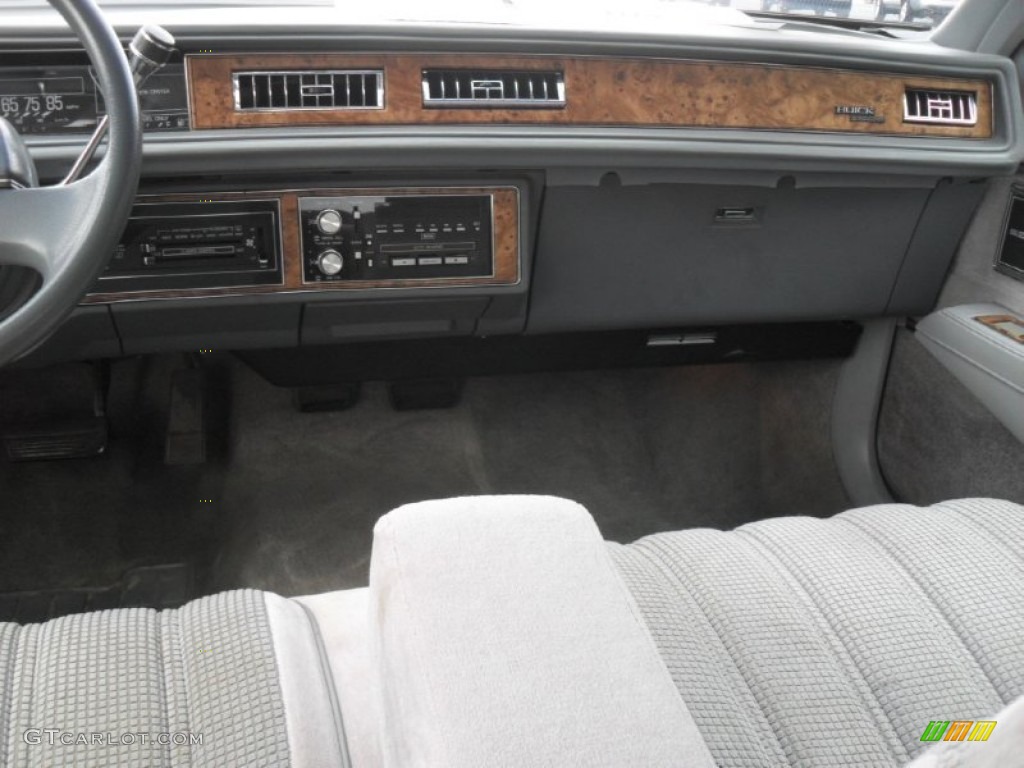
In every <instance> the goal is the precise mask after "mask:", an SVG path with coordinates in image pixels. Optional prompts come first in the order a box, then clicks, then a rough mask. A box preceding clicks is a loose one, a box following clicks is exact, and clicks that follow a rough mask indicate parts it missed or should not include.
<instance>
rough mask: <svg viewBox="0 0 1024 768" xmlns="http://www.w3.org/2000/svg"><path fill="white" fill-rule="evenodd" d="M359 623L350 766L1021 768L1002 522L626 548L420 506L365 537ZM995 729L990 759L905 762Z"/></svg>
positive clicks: (570, 519) (511, 510)
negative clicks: (362, 681)
mask: <svg viewBox="0 0 1024 768" xmlns="http://www.w3.org/2000/svg"><path fill="white" fill-rule="evenodd" d="M358 613H359V611H358V610H357V611H353V614H352V615H353V619H352V620H351V621H348V622H347V623H348V625H349V626H357V625H358V619H357V618H355V617H356V616H357V614H358ZM365 613H366V614H368V616H369V619H368V620H364V626H365V627H366V630H365V632H366V635H367V638H366V646H367V648H368V649H369V650H368V652H367V653H365V654H364V655H363V658H365V659H368V660H370V661H369V662H368V663H369V666H370V670H369V673H368V677H370V678H371V679H374V680H375V681H376V682H377V686H378V687H379V690H380V696H381V701H380V703H379V705H378V706H377V709H379V711H380V712H381V713H382V714H380V715H376V714H375V715H374V718H375V720H376V722H365V721H362V722H361V719H362V718H364V717H365V716H366V715H365V714H364V713H366V712H370V711H373V709H374V708H373V707H368V706H365V702H364V701H363V700H361V699H359V698H354V699H352V700H351V701H352V702H354V703H350V700H349V699H348V693H347V691H346V690H344V689H347V688H351V686H340V687H339V692H340V695H341V698H342V701H341V706H342V711H343V714H344V718H345V722H346V729H347V730H348V732H349V733H354V734H362V735H366V734H370V735H371V737H370V738H361V739H359V740H350V748H351V749H352V754H353V757H354V758H356V756H357V755H358V756H359V757H358V759H356V764H357V766H362V765H368V766H369V765H387V766H403V767H404V766H423V768H430V767H431V766H435V765H437V766H440V765H443V766H445V768H478V767H479V766H483V765H486V766H488V767H489V768H496V767H497V766H502V767H505V766H507V767H508V768H512V767H513V766H516V767H517V768H518V766H525V765H529V766H576V765H579V766H584V765H585V766H587V767H588V768H593V767H594V766H601V767H604V768H614V767H617V766H626V765H643V766H645V767H647V768H654V767H655V766H657V767H662V766H663V767H664V768H677V767H679V766H694V767H697V766H699V767H700V768H711V766H727V767H728V768H742V767H743V766H751V767H753V766H757V767H758V768H762V767H768V766H807V767H812V766H871V767H872V768H876V767H880V766H893V767H895V766H906V765H908V764H910V763H911V761H914V760H915V759H916V758H919V757H920V758H921V759H923V760H924V761H925V763H922V764H921V765H928V766H938V765H942V766H954V765H956V766H970V767H971V768H974V767H975V766H979V767H980V766H986V768H996V766H999V768H1008V767H1009V766H1011V765H1024V698H1021V697H1022V694H1024V507H1021V506H1019V505H1017V504H1012V503H1009V502H1002V501H995V500H989V499H975V500H966V501H955V502H948V503H943V504H936V505H935V506H932V507H928V508H919V507H913V506H908V505H901V504H886V505H882V506H876V507H870V508H864V509H858V510H853V511H850V512H845V513H842V514H840V515H837V516H835V517H833V518H830V519H816V518H805V517H790V518H778V519H771V520H764V521H760V522H756V523H752V524H748V525H745V526H743V527H741V528H738V529H737V530H735V531H732V532H722V531H714V530H689V531H682V532H678V533H662V534H655V535H653V536H649V537H647V538H645V539H641V540H640V541H638V542H636V543H634V544H631V545H620V544H609V543H605V542H603V541H602V540H601V537H600V535H599V533H598V531H597V528H596V526H595V525H594V523H593V520H592V519H591V517H590V515H589V514H588V513H587V512H586V510H584V509H583V508H582V507H580V506H579V505H577V504H573V503H572V502H568V501H565V500H561V499H554V498H549V497H548V498H546V497H522V496H520V497H489V498H488V497H477V498H464V499H450V500H447V501H436V502H425V503H421V504H415V505H410V506H407V507H403V508H401V509H398V510H396V511H395V512H392V513H390V514H389V515H387V516H385V517H384V518H382V520H381V521H380V522H379V523H378V525H377V528H376V530H375V540H374V552H373V558H372V562H371V569H370V588H369V590H368V592H367V594H366V595H365ZM329 645H330V644H329ZM352 645H353V643H352V638H351V637H349V638H347V639H346V640H345V641H344V642H340V643H339V644H338V647H339V648H341V649H344V648H345V647H348V648H349V649H351V647H352ZM348 652H349V655H350V657H351V658H358V657H359V654H358V653H352V652H351V650H349V651H348ZM374 665H376V666H374ZM658 670H660V672H659V671H658ZM662 679H664V681H665V685H664V686H663V685H662V684H661V680H662ZM1013 702H1016V703H1013ZM1000 713H1001V714H1000ZM992 719H997V720H999V724H998V725H997V727H996V729H995V731H994V732H993V735H992V738H991V740H990V741H989V742H986V743H970V742H967V743H950V744H943V745H941V749H940V753H935V752H934V751H932V752H929V751H927V750H928V747H930V746H931V745H930V744H929V743H928V742H925V741H922V740H921V737H922V735H923V734H924V732H925V730H926V729H927V728H928V726H929V723H930V722H932V721H945V722H951V721H972V720H973V721H977V720H992ZM350 724H351V725H352V729H351V730H349V725H350ZM375 730H376V733H377V737H376V738H375V739H374V738H373V737H372V734H374V732H375ZM1007 756H1012V757H1009V758H1008V757H1007ZM915 768H917V766H916V764H915Z"/></svg>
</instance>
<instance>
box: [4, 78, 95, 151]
mask: <svg viewBox="0 0 1024 768" xmlns="http://www.w3.org/2000/svg"><path fill="white" fill-rule="evenodd" d="M96 114H97V106H96V89H95V86H94V85H93V83H92V78H91V77H90V74H89V69H88V67H56V68H54V69H34V70H33V69H26V68H22V67H19V68H17V69H9V70H8V69H4V70H0V117H4V118H6V119H7V120H8V121H10V123H11V124H12V125H14V127H15V128H16V129H17V130H18V132H19V133H21V134H23V135H30V134H36V133H72V132H82V131H91V130H92V129H93V128H94V127H95V126H96Z"/></svg>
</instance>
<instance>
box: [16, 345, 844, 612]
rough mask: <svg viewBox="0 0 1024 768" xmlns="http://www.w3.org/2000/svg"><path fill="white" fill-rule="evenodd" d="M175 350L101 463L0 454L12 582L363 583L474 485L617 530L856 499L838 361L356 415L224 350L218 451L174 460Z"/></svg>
mask: <svg viewBox="0 0 1024 768" xmlns="http://www.w3.org/2000/svg"><path fill="white" fill-rule="evenodd" d="M180 364H181V362H180V359H179V358H176V357H173V356H167V357H160V358H153V359H151V360H150V361H149V367H148V372H147V373H146V374H145V376H144V378H145V381H146V384H145V386H144V387H143V394H142V396H141V397H140V398H139V399H138V402H137V403H133V404H132V406H131V408H127V409H123V410H124V411H125V412H126V413H127V414H129V415H130V418H123V417H116V418H115V419H113V420H112V424H113V425H114V428H113V432H112V433H113V434H114V437H113V438H112V439H111V443H110V448H109V450H108V452H107V453H106V454H105V455H103V456H100V457H97V458H95V459H89V460H76V461H57V462H35V463H25V464H5V463H3V462H0V593H12V592H25V591H29V590H33V591H40V590H57V591H61V592H65V591H68V590H71V591H76V590H82V589H92V588H95V587H96V586H97V585H100V586H103V585H112V584H114V583H117V582H119V580H120V579H121V577H122V574H124V573H125V572H126V571H129V570H130V569H132V568H138V567H140V566H154V565H160V564H164V563H181V562H188V563H192V564H194V566H195V584H196V587H195V594H196V595H201V594H208V593H210V592H215V591H220V590H224V589H234V588H240V587H253V588H261V589H267V590H271V591H274V592H278V593H280V594H285V595H297V594H312V593H317V592H322V591H327V590H333V589H343V588H348V587H354V586H362V585H365V584H366V581H367V574H368V566H369V557H370V545H371V542H372V532H373V526H374V523H375V522H376V521H377V519H378V518H379V517H380V516H381V515H383V514H385V513H386V512H388V511H389V510H390V509H393V508H394V507H396V506H399V505H401V504H405V503H408V502H414V501H421V500H425V499H433V498H443V497H450V496H458V495H464V494H480V493H535V494H552V495H557V496H564V497H567V498H571V499H574V500H576V501H579V502H580V503H581V504H583V505H584V506H586V507H587V509H589V510H590V512H591V514H593V515H594V518H595V520H596V521H597V524H598V526H599V528H600V529H601V531H602V533H603V534H604V535H605V537H606V538H609V539H613V540H616V541H632V540H633V539H636V538H638V537H640V536H644V535H646V534H650V533H655V532H658V531H665V530H673V529H679V528H686V527H697V526H711V527H718V528H732V527H735V526H737V525H740V524H742V523H745V522H749V521H751V520H757V519H761V518H764V517H772V516H777V515H791V514H810V515H828V514H833V513H835V512H837V511H840V510H842V509H844V508H845V507H846V506H847V505H848V501H847V499H846V496H845V494H844V492H843V490H842V486H841V483H840V481H839V478H838V476H837V473H836V470H835V467H834V464H833V461H832V453H831V444H830V440H829V414H830V411H831V404H832V396H833V392H834V389H835V382H836V376H837V371H838V363H837V362H835V361H814V362H792V363H763V364H756V365H747V364H731V365H715V366H691V367H682V368H664V369H651V370H619V371H600V372H573V373H558V374H531V375H523V376H496V377H489V378H478V379H470V380H468V381H467V382H466V385H465V388H464V391H463V397H462V402H461V403H460V404H459V405H458V406H456V407H454V408H449V409H443V410H424V411H402V412H396V411H394V410H393V409H392V408H391V406H390V403H389V401H388V396H387V389H386V387H385V386H384V385H383V384H380V383H371V384H368V385H366V386H365V387H364V390H363V397H362V400H361V401H360V402H359V403H358V404H357V405H356V406H355V407H354V408H352V409H351V410H348V411H343V412H333V413H299V412H297V411H296V410H295V409H294V407H293V405H292V398H291V393H290V392H289V391H288V390H283V389H278V388H276V387H273V386H271V385H270V384H268V383H267V382H266V381H264V380H263V379H261V378H260V377H259V376H257V375H256V374H255V373H254V372H252V371H251V370H250V369H249V368H247V367H246V366H244V365H243V364H242V363H240V362H238V361H237V360H235V359H233V358H231V357H230V356H226V355H225V356H214V358H212V359H210V358H206V359H204V366H206V367H208V369H209V370H210V373H211V379H212V380H214V381H217V382H220V383H218V384H217V386H218V387H220V388H221V389H222V390H223V394H224V395H225V398H224V399H225V401H228V400H229V407H227V408H225V412H226V416H225V418H224V425H223V426H224V429H223V432H224V436H225V437H224V439H223V441H222V442H223V445H222V446H221V447H220V448H218V449H217V450H215V451H211V459H210V460H209V461H208V462H207V463H206V464H203V465H198V466H190V467H169V466H167V465H165V464H164V463H163V433H164V430H165V429H166V424H167V413H166V403H167V400H168V397H167V393H168V391H169V386H170V380H171V375H172V373H173V371H174V370H175V369H176V367H177V366H180ZM213 374H216V375H213ZM228 393H230V398H227V397H226V395H227V394H228ZM122 416H123V414H122ZM120 422H125V423H124V424H121V423H120ZM127 422H131V423H130V424H129V423H127ZM105 588H106V587H104V589H105Z"/></svg>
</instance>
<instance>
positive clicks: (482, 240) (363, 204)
mask: <svg viewBox="0 0 1024 768" xmlns="http://www.w3.org/2000/svg"><path fill="white" fill-rule="evenodd" d="M492 208H493V200H492V197H491V195H490V194H451V193H448V194H390V195H389V194H387V191H386V190H382V191H381V192H379V193H377V194H367V195H346V196H321V197H300V198H299V218H300V233H301V238H302V261H303V282H304V283H325V282H335V281H377V280H384V281H386V280H402V281H407V280H430V281H438V280H441V281H443V280H445V279H454V278H467V277H489V276H491V275H493V274H494V245H493V223H492Z"/></svg>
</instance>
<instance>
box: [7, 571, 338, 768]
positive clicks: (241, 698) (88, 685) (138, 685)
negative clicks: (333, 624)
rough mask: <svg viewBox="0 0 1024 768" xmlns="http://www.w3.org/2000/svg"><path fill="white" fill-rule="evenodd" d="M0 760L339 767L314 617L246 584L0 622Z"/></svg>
mask: <svg viewBox="0 0 1024 768" xmlns="http://www.w3.org/2000/svg"><path fill="white" fill-rule="evenodd" d="M0 691H4V694H3V700H2V701H3V707H2V708H0V765H18V766H60V765H75V766H93V765H94V766H108V767H109V766H141V765H145V766H226V765H246V766H282V765H293V766H314V765H315V766H337V765H343V764H344V760H343V749H344V740H343V736H342V735H341V731H340V725H339V723H338V720H337V716H336V714H335V709H336V707H335V706H334V704H333V702H332V688H331V686H330V685H329V683H328V680H327V677H326V673H325V672H324V670H323V668H322V662H321V654H320V652H319V647H318V641H317V636H316V629H315V626H314V625H313V624H312V623H311V620H310V618H309V617H308V615H307V613H306V612H305V610H304V609H303V608H302V606H301V605H299V604H298V603H295V602H293V601H290V600H286V599H284V598H281V597H278V596H276V595H271V594H267V593H263V592H257V591H253V590H243V591H237V592H226V593H223V594H219V595H214V596H212V597H206V598H203V599H200V600H196V601H194V602H192V603H189V604H188V605H186V606H184V607H183V608H180V609H178V610H168V611H163V612H157V611H154V610H148V609H120V610H112V611H100V612H97V613H86V614H80V615H74V616H67V617H64V618H60V619H55V620H53V621H48V622H46V623H44V624H33V625H26V626H18V625H16V624H0Z"/></svg>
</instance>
